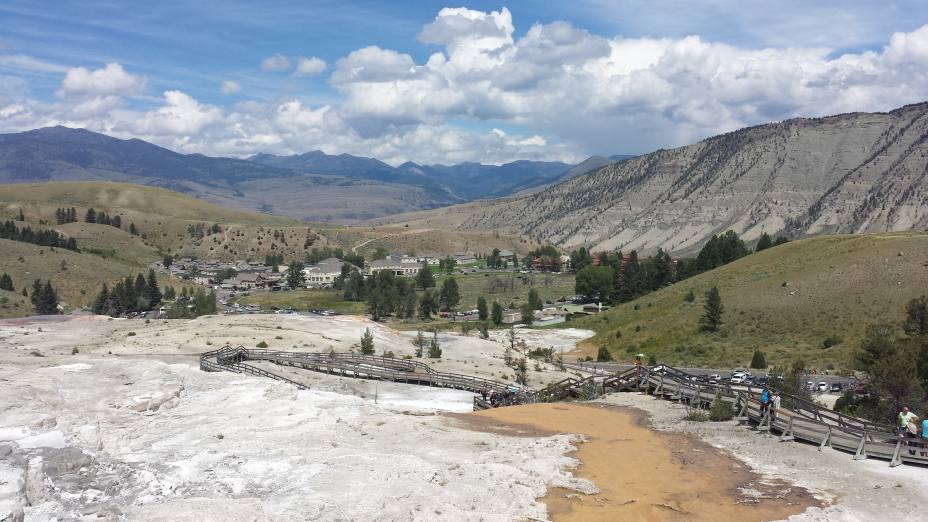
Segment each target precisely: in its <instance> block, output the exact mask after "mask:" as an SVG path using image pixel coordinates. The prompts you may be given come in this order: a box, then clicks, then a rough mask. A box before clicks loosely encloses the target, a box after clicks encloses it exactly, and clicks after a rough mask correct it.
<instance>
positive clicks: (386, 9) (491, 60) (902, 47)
mask: <svg viewBox="0 0 928 522" xmlns="http://www.w3.org/2000/svg"><path fill="white" fill-rule="evenodd" d="M926 100H928V0H899V1H892V0H881V1H859V0H843V1H833V0H819V1H814V2H813V1H808V0H778V1H777V2H751V1H745V0H688V1H677V0H648V1H644V0H625V1H621V0H573V1H571V2H541V1H528V0H519V1H512V2H507V3H505V4H500V3H490V2H483V1H474V2H468V3H467V4H465V5H464V6H461V5H460V4H445V3H435V2H426V1H420V2H413V1H409V2H385V1H351V0H341V1H329V0H324V1H315V2H308V1H303V2H283V1H264V2H235V1H223V2H218V1H214V0H200V1H198V2H176V1H170V0H166V1H160V2H128V1H127V2H118V1H97V0H86V1H81V2H68V1H49V2H44V1H36V0H26V1H20V0H5V1H4V2H3V3H2V4H0V132H18V131H24V130H29V129H33V128H38V127H45V126H51V125H66V126H70V127H83V128H87V129H90V130H93V131H97V132H103V133H106V134H109V135H112V136H116V137H120V138H140V139H144V140H147V141H150V142H152V143H156V144H158V145H161V146H164V147H168V148H170V149H173V150H176V151H179V152H184V153H192V152H197V153H203V154H208V155H221V156H234V157H247V156H249V155H252V154H255V153H259V152H264V153H273V154H296V153H302V152H307V151H310V150H317V149H318V150H323V151H324V152H326V153H329V154H339V153H349V154H355V155H361V156H369V157H376V158H379V159H381V160H384V161H386V162H388V163H391V164H394V165H396V164H399V163H402V162H405V161H415V162H417V163H422V164H432V163H446V164H448V163H458V162H463V161H476V162H482V163H494V164H500V163H505V162H508V161H513V160H517V159H532V160H551V161H554V160H557V161H566V162H579V161H582V160H583V159H585V158H586V157H588V156H591V155H594V154H599V155H612V154H639V153H645V152H649V151H652V150H655V149H658V148H669V147H675V146H680V145H685V144H688V143H693V142H695V141H698V140H699V139H702V138H705V137H708V136H712V135H715V134H719V133H723V132H728V131H732V130H735V129H738V128H742V127H745V126H750V125H756V124H760V123H766V122H770V121H779V120H783V119H787V118H793V117H806V116H808V117H812V116H823V115H829V114H839V113H845V112H853V111H888V110H892V109H894V108H897V107H899V106H902V105H905V104H909V103H917V102H921V101H926Z"/></svg>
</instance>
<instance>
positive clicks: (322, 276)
mask: <svg viewBox="0 0 928 522" xmlns="http://www.w3.org/2000/svg"><path fill="white" fill-rule="evenodd" d="M342 265H348V266H349V267H351V269H353V270H358V267H356V266H354V265H352V264H351V263H346V262H345V261H342V260H341V259H339V258H337V257H329V258H327V259H323V260H322V261H319V262H318V263H316V264H315V265H311V266H308V267H306V268H304V269H303V274H304V275H305V276H306V286H314V287H323V286H331V285H332V284H334V283H335V278H337V277H338V276H340V275H342Z"/></svg>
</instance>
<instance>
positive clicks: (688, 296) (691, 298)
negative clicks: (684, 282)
mask: <svg viewBox="0 0 928 522" xmlns="http://www.w3.org/2000/svg"><path fill="white" fill-rule="evenodd" d="M683 300H684V301H686V302H687V303H692V302H693V301H695V300H696V294H694V293H693V291H692V290H690V291H689V292H687V293H686V297H684V298H683Z"/></svg>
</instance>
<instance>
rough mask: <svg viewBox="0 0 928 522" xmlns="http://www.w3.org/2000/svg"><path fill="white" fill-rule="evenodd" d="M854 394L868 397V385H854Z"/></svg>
mask: <svg viewBox="0 0 928 522" xmlns="http://www.w3.org/2000/svg"><path fill="white" fill-rule="evenodd" d="M854 393H856V394H857V395H866V394H867V383H866V382H863V381H861V382H859V383H857V384H855V385H854Z"/></svg>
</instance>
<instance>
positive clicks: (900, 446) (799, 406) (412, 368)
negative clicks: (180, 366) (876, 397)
mask: <svg viewBox="0 0 928 522" xmlns="http://www.w3.org/2000/svg"><path fill="white" fill-rule="evenodd" d="M249 361H267V362H272V363H274V364H278V365H281V366H288V367H293V368H301V369H305V370H310V371H315V372H322V373H328V374H333V375H340V376H344V377H353V378H358V379H377V380H384V381H392V382H398V383H406V384H417V385H423V386H434V387H440V388H451V389H456V390H465V391H469V392H472V393H474V394H475V396H474V410H475V411H477V410H483V409H489V408H492V407H494V406H493V405H492V404H490V402H489V401H487V400H485V399H484V398H483V394H484V393H489V392H491V391H492V392H494V393H497V394H503V395H505V396H506V397H507V399H506V400H504V401H503V402H502V404H503V405H511V404H525V403H531V402H557V401H565V400H593V399H596V398H598V397H601V396H602V395H603V394H606V393H615V392H623V391H637V392H643V393H648V394H652V395H655V396H657V397H660V398H663V399H667V400H673V401H677V402H680V403H686V404H688V405H690V406H692V407H696V408H706V409H708V407H709V405H710V404H711V403H712V401H714V400H715V398H716V397H720V398H721V400H723V401H726V402H728V403H730V404H732V406H733V407H734V408H735V411H736V412H737V416H736V419H737V420H738V421H739V422H741V423H744V424H747V425H750V426H754V427H755V429H757V430H758V431H767V432H771V433H776V434H778V435H779V439H780V440H781V441H784V442H785V441H792V440H798V441H806V442H810V443H813V444H817V445H818V446H819V450H821V449H823V448H825V447H831V448H835V449H838V450H842V451H846V452H850V453H852V454H853V455H854V459H855V460H859V459H865V458H868V457H875V458H881V459H887V460H889V463H890V466H898V465H900V464H902V463H914V464H923V465H928V447H920V446H908V445H906V442H905V441H904V440H903V439H902V438H900V437H899V436H898V435H897V434H896V433H895V429H894V427H893V426H889V425H885V424H880V423H875V422H871V421H868V420H865V419H860V418H857V417H851V416H848V415H843V414H841V413H838V412H835V411H833V410H830V409H828V408H824V407H822V406H819V405H817V404H815V403H813V402H810V401H808V400H805V399H802V398H800V397H795V396H792V395H788V394H781V400H782V402H781V408H780V411H778V412H777V413H776V414H775V415H770V413H769V412H765V411H763V410H762V409H761V405H760V394H761V391H762V389H761V388H758V387H752V386H731V385H710V384H700V383H697V382H696V381H695V380H694V376H692V375H689V374H687V373H685V372H682V371H680V370H677V369H675V368H671V367H668V366H656V367H654V368H648V367H645V366H641V367H639V368H632V369H629V370H626V371H624V372H621V373H619V374H606V373H598V374H594V375H590V376H588V377H582V378H574V377H568V378H566V379H563V380H561V381H558V382H556V383H553V384H550V385H548V386H546V387H544V388H542V389H540V390H537V391H532V390H523V391H522V392H521V393H520V394H519V395H518V396H514V395H513V393H512V392H513V389H514V387H513V386H512V385H510V384H507V383H504V382H499V381H493V380H490V379H483V378H481V377H475V376H470V375H462V374H456V373H445V372H438V371H435V370H434V369H432V368H430V367H429V366H428V365H427V364H424V363H422V362H419V361H415V360H410V359H397V358H392V357H381V356H377V355H360V354H354V353H332V352H329V353H302V352H282V351H272V350H254V349H248V348H244V347H241V346H239V347H237V348H233V347H231V346H224V347H222V348H220V349H218V350H213V351H211V352H206V353H204V354H202V355H201V356H200V369H201V370H204V371H210V372H215V371H231V372H236V373H247V374H251V375H257V376H261V377H267V378H271V379H275V380H279V381H283V382H287V383H289V384H292V385H294V386H296V387H297V388H300V389H305V388H306V386H305V385H304V384H301V383H298V382H296V381H293V380H291V379H288V378H286V377H283V376H281V375H278V374H275V373H273V372H269V371H267V370H265V369H263V368H259V367H257V366H254V365H252V364H248V362H249Z"/></svg>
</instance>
